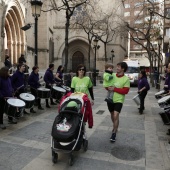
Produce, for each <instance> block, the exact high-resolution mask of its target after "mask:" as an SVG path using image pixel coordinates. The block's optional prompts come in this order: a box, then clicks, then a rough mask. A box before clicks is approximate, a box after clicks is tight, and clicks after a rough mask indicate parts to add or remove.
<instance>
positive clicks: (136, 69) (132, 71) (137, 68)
mask: <svg viewBox="0 0 170 170" xmlns="http://www.w3.org/2000/svg"><path fill="white" fill-rule="evenodd" d="M126 73H139V67H129V66H128V70H127V71H126Z"/></svg>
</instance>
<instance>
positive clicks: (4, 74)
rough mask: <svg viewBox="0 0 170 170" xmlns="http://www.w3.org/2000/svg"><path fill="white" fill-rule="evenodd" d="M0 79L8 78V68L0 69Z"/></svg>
mask: <svg viewBox="0 0 170 170" xmlns="http://www.w3.org/2000/svg"><path fill="white" fill-rule="evenodd" d="M0 77H3V78H8V77H9V68H8V67H2V68H1V69H0Z"/></svg>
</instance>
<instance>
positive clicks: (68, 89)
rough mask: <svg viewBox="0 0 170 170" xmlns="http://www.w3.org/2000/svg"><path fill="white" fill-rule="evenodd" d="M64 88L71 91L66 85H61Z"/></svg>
mask: <svg viewBox="0 0 170 170" xmlns="http://www.w3.org/2000/svg"><path fill="white" fill-rule="evenodd" d="M63 88H64V89H66V90H67V91H71V88H70V87H68V86H63Z"/></svg>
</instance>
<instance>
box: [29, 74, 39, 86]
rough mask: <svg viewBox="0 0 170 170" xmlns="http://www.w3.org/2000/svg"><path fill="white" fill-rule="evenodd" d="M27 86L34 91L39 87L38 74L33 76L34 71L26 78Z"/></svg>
mask: <svg viewBox="0 0 170 170" xmlns="http://www.w3.org/2000/svg"><path fill="white" fill-rule="evenodd" d="M28 84H29V85H30V86H31V87H33V88H34V89H37V88H39V87H40V86H41V85H40V83H39V74H35V73H34V71H32V72H31V74H30V76H29V78H28Z"/></svg>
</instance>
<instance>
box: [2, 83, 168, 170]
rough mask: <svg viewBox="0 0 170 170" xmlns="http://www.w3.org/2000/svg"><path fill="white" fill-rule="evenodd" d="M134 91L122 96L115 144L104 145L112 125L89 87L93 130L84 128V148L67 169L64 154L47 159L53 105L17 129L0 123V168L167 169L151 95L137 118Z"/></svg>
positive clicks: (162, 130)
mask: <svg viewBox="0 0 170 170" xmlns="http://www.w3.org/2000/svg"><path fill="white" fill-rule="evenodd" d="M136 90H137V88H136V87H132V88H131V90H130V92H129V94H128V95H127V96H126V101H125V103H124V106H123V109H122V112H121V114H120V126H119V129H118V133H117V140H116V142H115V143H110V141H109V138H110V136H111V130H112V123H111V120H110V114H109V112H108V110H107V106H106V102H104V97H105V94H106V91H105V90H104V88H103V87H102V85H101V84H100V85H97V87H95V88H94V94H95V105H94V106H93V116H94V127H93V129H88V127H87V135H88V140H89V148H88V151H87V152H84V151H82V150H80V151H78V152H75V154H74V155H75V162H74V165H73V166H72V167H70V166H69V165H68V155H67V154H59V160H58V163H57V164H53V163H52V161H51V148H50V140H51V139H50V138H51V136H50V134H51V127H52V124H53V121H54V118H55V116H56V115H57V106H52V108H51V109H46V110H44V111H38V113H36V114H31V115H28V116H27V115H26V116H24V117H22V118H21V119H20V120H19V122H18V124H17V125H11V124H10V125H8V124H7V119H5V124H7V125H8V127H7V129H6V130H0V170H66V169H70V170H80V169H82V170H103V169H104V170H112V169H114V170H169V169H170V145H169V144H168V139H169V138H170V136H167V135H166V132H167V129H168V126H165V125H163V122H162V120H161V118H160V116H159V114H158V113H159V112H160V111H161V109H160V108H159V106H158V104H157V100H156V99H155V97H154V94H155V93H156V92H157V91H156V89H154V88H151V90H150V91H149V93H148V95H147V97H146V104H145V110H144V114H143V115H139V113H138V109H137V106H136V105H135V103H134V102H133V101H132V98H133V96H135V95H136ZM43 102H44V101H43ZM43 107H44V108H45V105H44V104H43ZM98 111H100V112H98ZM102 111H103V112H102ZM96 113H99V114H96Z"/></svg>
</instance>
